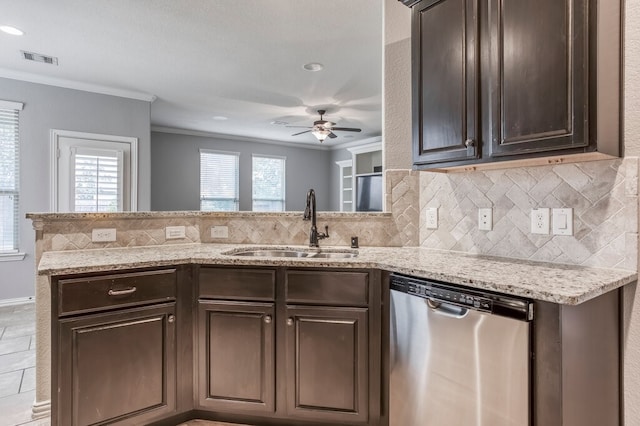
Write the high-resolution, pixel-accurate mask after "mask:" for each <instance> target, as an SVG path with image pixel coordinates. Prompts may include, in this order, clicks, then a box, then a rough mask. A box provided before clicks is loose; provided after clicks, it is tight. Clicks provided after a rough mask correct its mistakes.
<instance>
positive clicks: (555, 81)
mask: <svg viewBox="0 0 640 426" xmlns="http://www.w3.org/2000/svg"><path fill="white" fill-rule="evenodd" d="M488 3H489V7H488V8H485V9H484V10H483V16H482V23H483V34H487V37H485V39H484V40H485V41H484V42H483V50H486V51H487V52H488V54H487V56H488V57H487V61H486V62H483V67H484V68H483V75H486V76H487V77H488V78H487V80H486V81H484V82H483V84H486V85H487V87H486V92H484V91H483V97H484V101H483V102H484V103H483V111H485V113H486V115H485V116H484V117H485V118H483V124H485V126H484V132H483V133H484V135H483V139H484V141H485V143H486V147H487V148H490V151H491V152H490V153H489V154H490V156H491V157H494V158H495V157H500V156H508V155H511V156H512V155H526V154H536V153H540V152H551V154H552V153H553V151H556V150H563V149H571V148H579V147H586V146H587V145H588V139H589V135H588V121H589V117H588V114H587V113H586V112H587V111H588V109H587V107H588V106H587V99H588V69H589V58H588V53H587V51H588V42H589V40H588V37H587V28H588V27H587V25H588V22H587V17H588V15H587V0H537V1H503V0H490V1H489V2H488ZM485 120H486V121H485ZM488 150H489V149H488Z"/></svg>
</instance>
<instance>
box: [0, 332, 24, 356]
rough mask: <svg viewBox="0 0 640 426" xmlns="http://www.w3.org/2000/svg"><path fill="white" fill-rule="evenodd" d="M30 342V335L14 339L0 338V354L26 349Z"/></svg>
mask: <svg viewBox="0 0 640 426" xmlns="http://www.w3.org/2000/svg"><path fill="white" fill-rule="evenodd" d="M30 344H31V336H22V337H16V338H15V339H2V340H0V355H5V354H10V353H12V352H22V351H27V350H29V345H30Z"/></svg>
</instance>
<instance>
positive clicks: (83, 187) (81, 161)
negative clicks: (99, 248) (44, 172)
mask: <svg viewBox="0 0 640 426" xmlns="http://www.w3.org/2000/svg"><path fill="white" fill-rule="evenodd" d="M137 152H138V139H137V138H132V137H125V136H114V135H102V134H96V133H83V132H74V131H68V130H52V131H51V155H52V165H53V167H52V170H51V183H52V192H51V211H54V212H81V213H101V212H121V211H136V208H137V186H138V183H137V182H138V174H137V170H138V168H137V163H138V161H137V158H138V157H137Z"/></svg>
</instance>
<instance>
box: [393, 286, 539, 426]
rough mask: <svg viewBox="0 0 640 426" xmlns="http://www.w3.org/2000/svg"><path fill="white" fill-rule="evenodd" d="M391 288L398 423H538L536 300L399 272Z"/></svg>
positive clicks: (494, 425) (523, 425) (470, 425)
mask: <svg viewBox="0 0 640 426" xmlns="http://www.w3.org/2000/svg"><path fill="white" fill-rule="evenodd" d="M390 288H391V304H390V321H391V324H390V354H389V367H390V382H389V391H390V392H389V393H390V398H389V425H390V426H527V425H529V424H530V405H531V404H530V374H531V373H530V358H531V351H530V324H531V321H532V320H533V304H532V303H531V302H530V301H528V300H525V299H519V298H513V297H505V296H502V295H497V294H492V293H486V292H480V291H476V290H470V289H466V288H461V287H457V286H452V285H448V284H444V283H439V282H433V281H427V280H422V279H417V278H412V277H407V276H402V275H397V274H392V275H391V282H390Z"/></svg>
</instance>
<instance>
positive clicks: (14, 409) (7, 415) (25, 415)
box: [0, 391, 36, 426]
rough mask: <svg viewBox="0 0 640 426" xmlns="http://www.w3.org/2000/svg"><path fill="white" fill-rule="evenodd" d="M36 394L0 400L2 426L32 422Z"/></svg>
mask: <svg viewBox="0 0 640 426" xmlns="http://www.w3.org/2000/svg"><path fill="white" fill-rule="evenodd" d="M35 396H36V392H35V391H31V392H25V393H18V394H15V395H11V396H6V397H4V398H0V413H2V415H1V416H0V426H16V425H21V424H23V423H28V422H30V421H31V406H32V404H33V400H34V399H35Z"/></svg>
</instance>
